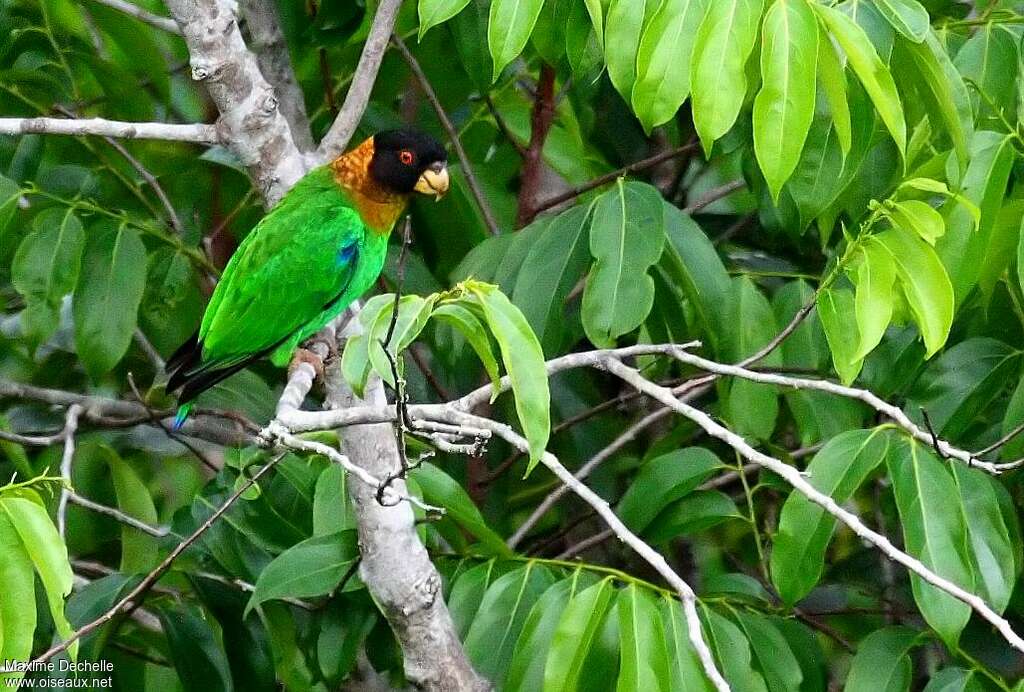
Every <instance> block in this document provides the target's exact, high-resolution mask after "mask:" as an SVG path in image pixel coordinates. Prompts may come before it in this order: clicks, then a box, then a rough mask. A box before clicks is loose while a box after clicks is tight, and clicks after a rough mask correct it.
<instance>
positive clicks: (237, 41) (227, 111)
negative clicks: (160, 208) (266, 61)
mask: <svg viewBox="0 0 1024 692" xmlns="http://www.w3.org/2000/svg"><path fill="white" fill-rule="evenodd" d="M167 7H168V9H169V10H170V11H171V14H172V15H173V16H174V19H175V20H176V21H177V22H178V26H180V27H181V30H182V35H183V36H184V38H185V43H186V44H187V45H188V50H189V55H190V63H191V65H192V78H193V79H195V80H197V81H200V82H203V83H205V84H206V87H207V90H208V91H209V94H210V97H211V98H212V99H213V102H214V103H215V104H216V106H217V110H218V111H219V112H220V119H219V120H218V121H217V132H218V134H219V135H220V139H221V140H222V141H224V142H226V143H229V144H230V146H231V149H232V151H233V152H234V153H235V154H236V155H237V156H238V158H239V159H240V160H241V162H242V164H243V165H245V166H246V168H247V169H248V170H249V173H250V175H251V176H252V178H253V180H254V181H255V183H256V185H257V187H258V188H259V190H260V191H261V192H262V194H263V197H264V200H265V201H266V203H267V204H268V205H273V204H274V203H275V202H277V200H278V199H280V198H281V196H282V195H283V194H284V193H285V191H286V190H288V189H289V188H290V187H291V186H292V185H294V184H295V183H296V182H297V181H298V180H299V179H300V178H301V177H302V176H303V174H305V172H306V168H307V166H306V163H305V161H304V159H303V157H302V155H301V154H300V152H299V150H298V148H297V147H296V146H295V142H294V141H293V140H292V134H291V128H290V127H289V125H288V121H287V120H286V119H285V117H284V115H283V114H282V112H281V109H280V108H279V107H278V98H277V97H276V96H275V95H274V89H273V87H272V86H270V84H268V83H267V80H266V79H264V78H263V74H262V73H261V72H260V68H259V64H258V63H257V61H256V57H255V56H254V55H253V54H252V53H250V52H249V50H248V49H247V48H246V46H245V42H244V41H243V40H242V34H241V32H240V31H239V29H238V22H237V19H236V17H235V4H234V3H233V2H231V1H230V0H204V1H203V2H195V0H167Z"/></svg>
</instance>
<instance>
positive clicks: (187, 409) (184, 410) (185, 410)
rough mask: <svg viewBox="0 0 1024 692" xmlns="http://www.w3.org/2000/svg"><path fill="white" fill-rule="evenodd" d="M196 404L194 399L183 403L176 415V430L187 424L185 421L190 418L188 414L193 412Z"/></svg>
mask: <svg viewBox="0 0 1024 692" xmlns="http://www.w3.org/2000/svg"><path fill="white" fill-rule="evenodd" d="M193 406H195V402H194V401H190V402H188V403H187V404H182V405H181V406H179V407H178V413H177V415H176V416H174V425H173V426H172V428H173V430H174V432H178V431H179V430H181V426H183V425H185V421H186V420H188V416H189V414H190V413H192V407H193Z"/></svg>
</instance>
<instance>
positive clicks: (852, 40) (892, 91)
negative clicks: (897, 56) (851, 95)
mask: <svg viewBox="0 0 1024 692" xmlns="http://www.w3.org/2000/svg"><path fill="white" fill-rule="evenodd" d="M811 7H813V8H814V11H815V12H817V13H818V17H819V18H821V20H822V21H823V22H824V23H825V27H826V28H827V29H828V31H829V33H830V34H831V35H832V37H834V38H835V39H836V41H837V42H838V43H839V45H840V47H841V48H842V49H843V52H844V53H846V57H847V59H848V60H849V65H850V67H851V68H853V71H854V73H856V75H857V78H858V79H859V80H860V82H861V84H863V85H864V89H865V90H866V91H867V92H868V95H869V96H870V97H871V100H872V102H874V104H875V108H876V109H877V110H878V114H879V115H880V116H881V117H882V122H884V123H885V126H886V127H887V128H888V130H889V133H890V134H891V135H892V138H893V141H895V142H896V146H897V148H898V149H899V150H900V152H903V151H905V150H906V148H907V125H906V121H905V120H904V118H903V105H902V103H901V102H900V96H899V93H898V92H897V91H896V82H895V81H893V78H892V74H891V73H890V72H889V68H888V67H886V65H885V63H884V62H882V59H881V58H880V57H878V53H877V52H876V51H875V47H874V46H873V45H872V44H871V40H870V39H869V38H868V35H867V34H866V33H864V29H862V28H860V27H859V26H858V25H857V24H856V22H854V21H853V20H852V19H850V18H849V17H847V16H846V15H845V14H843V13H842V12H840V11H839V10H837V9H834V8H832V7H828V6H826V5H821V4H818V3H814V4H813V5H811Z"/></svg>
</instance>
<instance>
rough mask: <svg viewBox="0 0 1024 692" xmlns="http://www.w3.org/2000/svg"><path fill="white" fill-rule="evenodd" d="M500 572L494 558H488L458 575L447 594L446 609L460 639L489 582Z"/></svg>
mask: <svg viewBox="0 0 1024 692" xmlns="http://www.w3.org/2000/svg"><path fill="white" fill-rule="evenodd" d="M501 574H502V572H501V571H499V568H498V566H497V564H496V562H495V560H488V561H487V562H484V563H481V564H479V565H477V566H476V567H473V568H471V569H468V570H466V571H465V572H463V573H462V574H460V575H459V577H458V579H456V580H455V583H454V584H453V585H452V590H451V594H450V595H449V596H448V609H449V610H450V611H451V614H452V621H453V622H454V623H455V629H456V631H458V633H459V638H460V639H465V638H466V634H467V633H468V632H469V628H470V627H471V626H472V624H473V619H474V618H475V617H476V614H477V612H478V611H479V609H480V602H481V601H482V600H483V598H484V594H485V593H486V592H487V587H488V586H490V585H491V582H492V581H494V580H495V579H496V578H498V577H499V576H501Z"/></svg>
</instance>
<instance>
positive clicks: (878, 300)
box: [854, 207, 941, 360]
mask: <svg viewBox="0 0 1024 692" xmlns="http://www.w3.org/2000/svg"><path fill="white" fill-rule="evenodd" d="M929 208H930V207H929ZM940 222H941V219H940ZM860 257H861V262H860V265H859V266H858V267H857V273H856V275H855V283H856V286H857V294H856V316H857V331H858V332H859V333H860V344H859V346H858V348H857V352H856V354H855V355H854V358H856V359H857V360H860V359H863V358H865V357H867V355H868V354H869V353H871V351H873V350H874V349H875V346H877V345H878V343H879V342H880V341H881V340H882V337H883V336H884V335H885V330H886V328H887V327H888V326H889V322H891V321H892V310H893V303H894V296H893V287H894V286H895V284H896V264H895V263H894V262H893V259H892V255H890V254H889V253H888V252H886V251H885V249H884V248H881V247H879V246H877V245H875V244H873V243H867V244H865V245H862V246H861V248H860Z"/></svg>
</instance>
